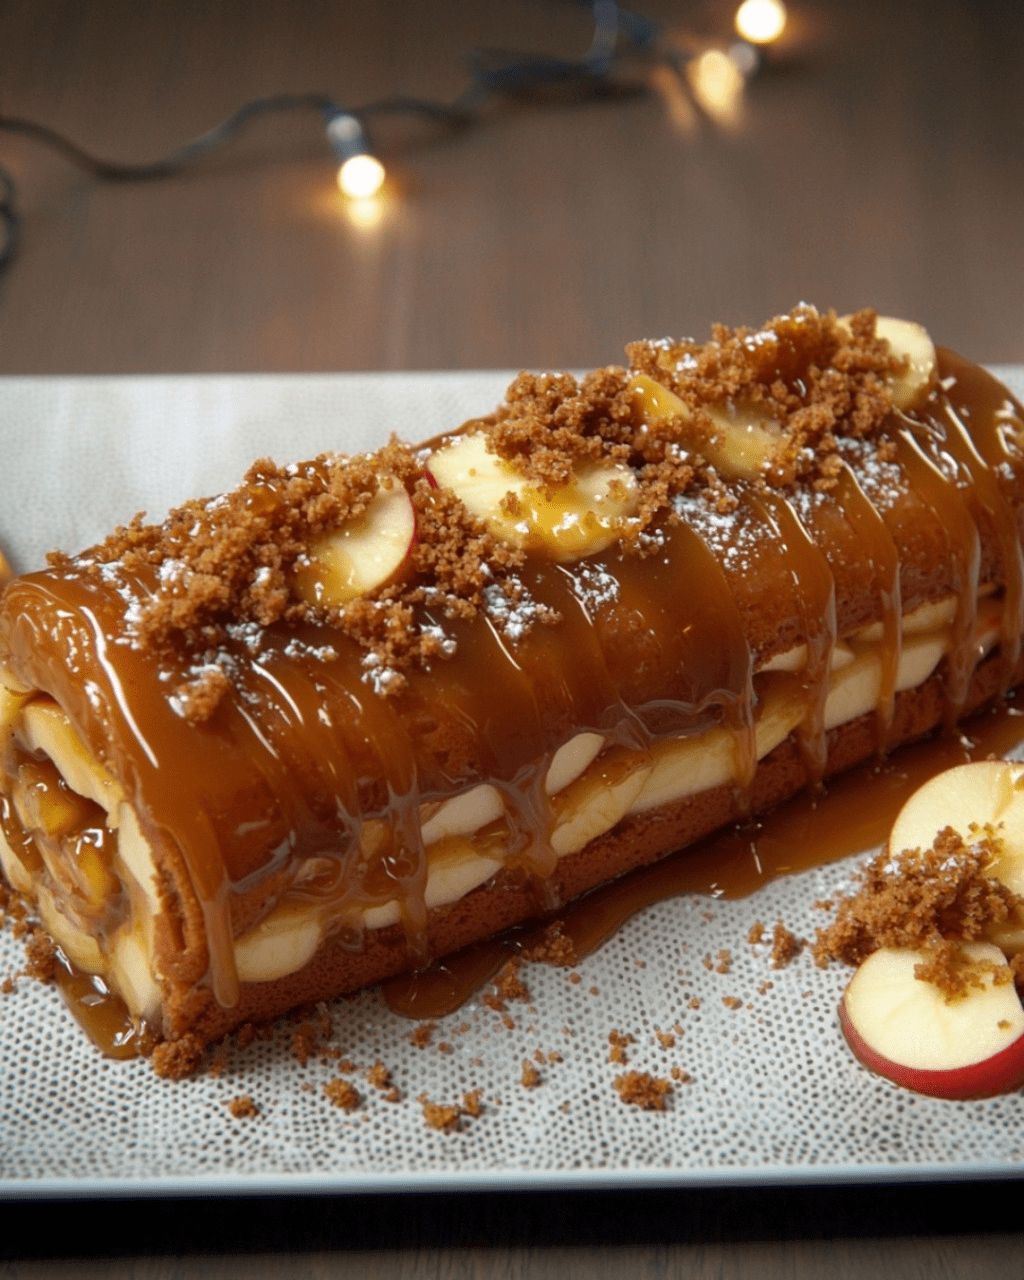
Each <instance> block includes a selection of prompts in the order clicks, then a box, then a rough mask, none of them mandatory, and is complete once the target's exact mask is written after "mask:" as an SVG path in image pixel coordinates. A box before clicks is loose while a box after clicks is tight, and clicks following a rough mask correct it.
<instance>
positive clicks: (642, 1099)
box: [612, 1071, 674, 1111]
mask: <svg viewBox="0 0 1024 1280" xmlns="http://www.w3.org/2000/svg"><path fill="white" fill-rule="evenodd" d="M612 1085H613V1086H614V1088H615V1092H616V1093H617V1094H618V1095H619V1097H620V1098H621V1099H622V1101H623V1102H625V1103H628V1104H629V1105H630V1106H633V1107H639V1108H640V1109H641V1110H642V1111H664V1110H665V1108H666V1105H667V1102H666V1100H667V1098H668V1097H669V1096H670V1095H671V1094H672V1093H673V1092H674V1089H673V1087H672V1082H671V1081H670V1080H666V1079H664V1078H663V1077H660V1076H652V1075H651V1074H650V1073H649V1072H647V1071H626V1072H624V1073H623V1074H622V1075H621V1076H616V1077H615V1079H614V1080H613V1081H612Z"/></svg>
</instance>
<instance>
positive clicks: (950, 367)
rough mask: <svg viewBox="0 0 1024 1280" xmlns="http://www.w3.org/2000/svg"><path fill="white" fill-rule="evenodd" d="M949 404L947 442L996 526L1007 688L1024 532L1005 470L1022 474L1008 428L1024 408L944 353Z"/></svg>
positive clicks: (1017, 628)
mask: <svg viewBox="0 0 1024 1280" xmlns="http://www.w3.org/2000/svg"><path fill="white" fill-rule="evenodd" d="M939 365H940V370H941V371H942V372H943V374H944V384H943V385H944V386H945V388H946V400H945V402H944V403H943V405H942V417H941V420H940V421H941V423H942V425H943V426H944V427H947V428H948V430H947V431H946V433H945V437H944V440H945V443H947V444H948V445H949V446H950V447H951V449H952V451H953V453H954V455H955V456H956V458H957V460H958V461H959V462H961V464H962V465H963V466H964V467H965V469H966V471H967V472H968V474H969V475H970V479H971V487H972V493H973V495H974V498H975V500H976V501H977V503H978V505H979V507H980V508H981V510H982V511H983V512H984V514H985V517H987V519H989V520H990V521H991V523H992V525H993V526H994V528H995V531H996V535H997V538H998V541H999V551H1000V558H1001V561H1002V568H1003V614H1002V624H1001V627H1000V654H1001V660H1002V688H1003V689H1004V690H1005V689H1006V688H1007V686H1008V684H1009V682H1010V679H1011V677H1012V674H1013V671H1014V668H1015V667H1016V666H1017V662H1018V660H1019V658H1020V653H1021V637H1022V634H1024V551H1022V548H1021V541H1020V529H1019V526H1018V522H1017V516H1016V512H1015V511H1014V509H1013V507H1012V505H1011V503H1010V501H1009V500H1008V498H1007V496H1006V493H1005V492H1004V491H1003V488H1002V486H1001V484H1000V470H1001V468H1002V467H1009V468H1010V469H1011V470H1012V471H1013V472H1014V473H1016V474H1019V473H1020V470H1021V465H1020V460H1019V458H1018V457H1017V456H1016V455H1014V454H1013V453H1011V452H1010V450H1009V449H1008V448H1007V446H1006V440H1005V437H1004V434H1003V427H1004V425H1005V424H1006V423H1007V419H1008V418H1010V419H1012V420H1013V421H1015V422H1016V423H1018V424H1021V419H1022V417H1024V409H1022V408H1021V406H1020V405H1018V404H1017V403H1016V401H1014V400H1011V399H1008V398H1007V395H1006V390H1005V388H1004V387H1002V386H1001V385H1000V384H999V383H998V382H997V381H996V380H995V379H994V378H993V377H992V376H991V375H990V374H988V373H986V372H985V371H984V370H983V369H979V368H977V367H976V366H972V365H970V364H968V362H967V361H965V360H963V359H962V358H961V357H960V356H957V355H955V354H954V353H953V352H952V351H946V350H944V349H940V351H939Z"/></svg>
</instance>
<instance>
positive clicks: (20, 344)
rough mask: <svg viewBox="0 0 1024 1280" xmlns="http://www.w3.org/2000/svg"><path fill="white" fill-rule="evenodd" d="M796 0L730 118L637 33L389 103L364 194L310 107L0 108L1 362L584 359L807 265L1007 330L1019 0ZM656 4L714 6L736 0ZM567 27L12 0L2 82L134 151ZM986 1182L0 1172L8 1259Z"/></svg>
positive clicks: (245, 1268) (763, 299)
mask: <svg viewBox="0 0 1024 1280" xmlns="http://www.w3.org/2000/svg"><path fill="white" fill-rule="evenodd" d="M794 10H795V21H794V27H795V28H796V30H795V33H794V35H793V37H792V38H791V39H790V40H789V42H788V44H787V45H786V46H785V47H782V48H780V49H778V50H775V51H773V53H772V55H771V56H770V57H769V60H768V66H767V67H766V68H765V69H764V71H763V73H762V74H761V75H760V76H758V77H757V78H756V79H754V80H753V81H752V82H751V83H750V84H749V86H748V88H747V90H746V93H745V98H744V102H743V110H742V118H741V119H740V120H739V121H738V122H736V123H734V124H733V125H731V126H725V125H723V124H719V123H716V122H715V121H714V120H713V119H712V117H711V116H710V115H709V114H707V113H703V112H701V111H700V110H699V109H697V108H696V107H695V106H694V104H693V102H692V100H690V99H688V97H687V95H686V94H685V93H683V92H680V89H679V87H678V82H675V83H673V82H672V80H671V78H670V77H669V78H666V77H665V75H664V74H663V73H660V72H656V73H654V75H653V76H652V75H651V71H650V68H649V67H647V66H645V65H644V64H643V63H642V62H639V61H635V62H633V63H631V64H630V65H629V66H628V67H626V68H625V74H626V75H627V76H628V78H629V79H630V81H631V82H635V83H636V84H637V85H638V86H639V87H640V88H641V89H643V90H644V92H642V93H636V94H631V95H628V96H617V97H614V98H611V99H608V100H605V101H600V102H590V103H587V104H583V105H581V104H579V103H572V102H561V101H546V102H541V103H532V104H527V105H519V106H517V105H516V104H513V103H505V104H500V105H496V106H495V107H494V108H493V109H492V110H491V111H489V112H488V113H487V115H486V118H485V119H483V120H482V121H481V122H480V123H479V124H477V125H476V126H474V127H472V128H469V129H466V130H464V131H462V132H459V133H456V134H451V133H448V132H445V131H444V130H437V129H434V128H431V127H426V126H425V125H424V124H423V123H422V122H415V121H414V122H408V121H404V122H400V123H398V124H394V125H391V126H389V127H388V128H387V130H386V131H384V130H382V131H381V133H380V135H379V141H380V143H381V145H382V148H383V150H384V154H385V158H386V160H387V162H388V166H389V175H390V176H389V181H388V185H387V188H386V191H385V196H384V198H383V199H382V200H381V202H380V204H379V206H378V207H377V209H376V210H375V211H374V210H373V209H370V210H369V211H365V210H364V211H363V216H362V218H361V221H357V220H354V219H353V217H352V215H351V211H347V210H346V208H345V207H343V205H342V202H341V201H340V199H339V197H338V194H337V192H336V189H335V187H334V162H333V160H332V157H331V154H330V152H329V150H328V148H327V145H326V142H325V139H324V134H323V129H322V125H321V123H320V121H319V120H318V118H317V117H316V115H315V114H313V113H306V114H298V115H295V116H285V117H273V118H268V119H266V120H264V121H262V122H260V123H257V124H256V125H254V126H253V127H252V128H251V129H250V130H249V131H248V132H247V133H246V134H245V135H244V136H243V137H242V138H241V139H240V140H239V141H238V142H237V143H236V144H235V145H233V146H231V147H229V148H227V149H225V150H224V151H223V152H221V153H219V154H217V155H216V156H213V157H210V158H209V159H208V160H207V161H205V162H204V163H203V164H201V165H199V166H198V167H197V168H196V169H195V170H193V171H190V172H189V173H187V174H184V175H182V176H181V177H178V178H168V179H165V180H161V181H153V182H149V183H133V184H117V183H109V184H102V183H99V182H97V181H96V180H95V179H93V178H91V177H88V176H86V175H84V174H82V173H81V172H79V171H78V170H76V169H75V168H73V167H72V166H70V165H68V164H67V163H66V162H65V161H64V160H63V159H61V158H60V157H58V156H56V155H54V154H53V153H51V152H48V151H47V150H46V149H44V148H42V147H40V146H39V145H37V144H36V143H34V142H32V141H31V140H29V139H26V138H23V137H16V136H12V135H7V134H3V133H0V163H2V164H3V165H4V166H5V167H6V168H7V169H8V170H9V171H10V172H11V174H12V176H13V177H14V179H15V181H16V183H17V201H18V207H19V210H20V214H21V218H22V247H21V253H20V256H19V257H18V259H17V260H16V262H15V263H14V264H13V266H12V268H11V270H10V271H9V272H8V273H7V275H6V276H5V277H3V278H2V279H0V374H28V373H32V374H63V373H152V372H182V373H201V372H207V371H242V372H244V371H276V370H282V371H324V370H345V369H422V368H474V367H499V368H507V367H518V366H541V367H581V366H590V365H594V364H600V363H606V362H609V361H615V360H617V359H619V358H620V355H621V349H622V346H623V344H624V343H625V342H627V341H628V340H630V339H631V338H635V337H639V336H651V335H661V334H663V333H671V334H683V333H690V334H693V335H695V336H701V335H704V334H705V333H706V332H707V330H708V326H709V325H710V323H711V322H712V321H716V320H723V321H727V322H729V323H742V322H745V323H754V324H756V323H758V322H759V321H761V320H763V319H765V318H767V317H769V316H770V315H772V314H774V313H775V312H777V311H780V310H784V309H787V308H789V307H790V306H791V305H792V304H793V303H795V302H796V301H798V300H800V299H805V300H807V301H811V302H815V303H817V304H818V305H820V306H823V307H829V306H832V307H835V308H836V309H837V310H839V311H846V310H850V309H853V308H856V307H860V306H864V305H872V306H875V307H877V308H879V309H880V310H882V311H884V312H889V313H894V314H904V315H907V316H910V317H913V318H917V319H920V320H922V321H923V322H925V323H926V324H927V325H928V326H929V328H930V329H931V330H932V331H933V333H934V334H935V336H936V337H937V339H938V340H940V341H942V342H944V343H946V344H948V345H950V346H954V347H957V348H959V349H961V350H963V351H964V352H965V353H966V354H969V355H971V356H973V357H975V358H977V359H979V360H982V361H986V362H996V361H1014V362H1017V361H1022V360H1024V254H1022V253H1021V227H1022V225H1024V214H1022V210H1024V94H1021V92H1020V79H1021V75H1020V50H1021V48H1022V47H1024V8H1022V6H1021V5H1020V4H1019V3H1018V2H1017V0H985V3H984V4H981V3H978V4H975V5H967V4H965V3H957V2H956V0H904V3H901V4H899V5H893V4H891V3H889V2H888V0H857V2H856V3H855V2H853V0H846V2H845V3H844V2H842V0H815V2H811V0H809V2H808V3H806V4H804V5H802V6H801V7H800V8H799V9H796V6H795V5H794ZM645 11H646V12H648V13H649V14H650V15H651V16H653V17H656V18H658V19H659V20H660V21H662V22H664V23H665V24H666V25H667V26H668V27H672V25H673V24H676V23H678V22H679V21H680V15H685V14H687V13H691V14H692V15H693V18H692V20H693V22H694V24H695V28H694V29H696V30H699V31H703V32H704V33H705V34H708V33H711V34H714V33H718V34H723V33H725V32H726V30H727V26H728V18H729V12H730V6H729V5H727V4H718V3H717V2H716V0H708V3H707V4H706V5H705V6H704V7H703V8H699V7H695V6H688V7H684V6H682V5H676V4H673V3H671V2H670V0H656V2H655V0H651V2H650V3H648V4H647V5H646V6H645ZM590 34H591V29H590V19H589V15H588V13H587V11H586V9H583V8H580V7H573V6H572V5H571V4H568V3H565V4H560V3H556V2H554V0H552V3H542V2H541V0H510V2H509V3H506V4H498V3H496V2H494V0H491V2H489V3H480V2H479V0H477V2H476V3H471V2H470V0H458V2H457V3H456V2H454V0H359V2H356V0H352V2H350V3H346V4H337V3H335V4H328V3H325V2H324V0H306V3H303V4H297V3H288V4H286V3H283V0H209V2H208V3H205V4H203V5H191V6H186V5H180V4H179V5H174V4H169V3H165V4H158V3H154V4H151V5H139V4H133V3H128V0H92V3H90V4H89V5H80V4H75V3H72V2H71V0H7V3H6V5H5V6H4V7H3V8H2V9H0V110H2V113H3V114H5V115H10V116H22V117H29V118H31V119H34V120H38V121H40V122H42V123H45V124H46V125H49V126H51V127H53V128H55V129H58V130H60V131H62V132H65V133H67V134H68V135H70V136H72V137H73V138H74V139H75V140H76V141H78V142H79V143H81V144H82V145H83V146H85V147H87V148H89V149H90V150H92V151H94V152H96V153H99V154H100V155H102V156H104V157H108V158H110V159H121V160H142V159H149V158H152V157H154V156H158V155H161V154H163V153H165V152H167V151H170V150H172V149H173V148H174V147H176V146H177V145H178V144H180V143H181V142H183V141H185V140H187V139H189V138H192V137H194V136H195V135H197V134H199V133H201V132H202V131H204V130H205V129H207V128H209V127H210V126H211V125H212V124H214V123H215V122H216V121H217V120H219V119H221V118H223V117H225V116H227V115H228V114H229V113H230V112H231V111H233V110H234V109H235V108H236V107H237V106H238V105H239V104H240V103H241V102H243V101H244V100H246V99H249V98H252V97H254V96H257V95H262V94H271V93H283V92H302V91H309V90H317V91H320V92H326V93H329V94H332V95H333V96H335V97H336V98H337V99H338V100H339V101H340V102H341V103H342V104H344V105H352V104H357V103H360V102H364V101H367V100H369V99H372V98H375V97H378V96H382V95H388V94H391V93H394V92H408V93H414V94H420V95H425V96H430V97H434V98H441V99H451V98H453V97H455V96H456V95H457V94H458V93H459V92H460V90H461V89H462V87H463V86H464V84H465V82H466V71H465V66H464V63H463V61H462V55H463V53H464V52H465V51H466V50H467V49H469V48H471V47H474V46H490V47H504V48H514V49H520V50H522V49H526V50H531V51H546V52H551V53H554V54H558V55H560V56H563V57H577V56H579V54H580V53H581V52H582V51H583V50H584V49H585V48H586V47H587V45H588V42H589V40H590ZM680 39H681V37H680ZM2 431H3V426H2V424H0V432H2ZM4 447H5V450H6V454H5V456H6V459H7V461H6V463H5V465H16V459H17V441H16V440H12V439H8V438H5V439H4ZM97 1140H98V1141H101V1140H102V1135H97ZM1005 1204H1006V1197H1005V1196H1004V1195H1003V1194H1002V1193H1001V1192H1000V1191H999V1190H998V1189H996V1188H994V1187H989V1186H985V1185H974V1186H970V1185H967V1186H965V1185H957V1184H953V1185H924V1186H907V1187H899V1186H885V1187H861V1188H858V1187H829V1188H757V1187H754V1188H746V1189H739V1190H721V1189H719V1190H714V1189H705V1190H696V1191H693V1190H685V1191H646V1192H635V1191H630V1192H624V1193H613V1192H601V1193H593V1194H582V1193H573V1194H567V1195H565V1196H558V1197H554V1196H550V1195H534V1194H499V1193H487V1194H481V1195H478V1196H467V1195H460V1196H444V1195H439V1196H432V1197H428V1196H406V1197H383V1196H377V1197H368V1198H357V1199H349V1200H346V1199H339V1198H323V1199H316V1198H308V1199H297V1200H289V1199H274V1200H267V1201H256V1202H254V1201H206V1202H188V1203H185V1202H177V1201H154V1202H140V1201H136V1202H134V1203H133V1204H132V1205H131V1206H130V1207H129V1211H128V1212H126V1210H125V1206H124V1205H120V1204H112V1203H92V1202H70V1203H64V1204H60V1205H52V1204H49V1205H23V1206H8V1207H7V1208H6V1209H3V1210H0V1212H2V1213H3V1217H4V1220H5V1226H4V1237H3V1239H4V1244H3V1246H2V1247H0V1255H2V1256H6V1257H7V1258H8V1259H10V1261H9V1262H8V1264H7V1265H6V1267H2V1268H0V1275H2V1276H11V1277H15V1276H17V1277H27V1276H35V1275H41V1274H48V1275H51V1274H55V1273H56V1271H57V1267H56V1266H55V1264H54V1261H53V1260H54V1259H56V1258H64V1259H65V1260H66V1261H65V1262H64V1263H63V1264H62V1265H61V1267H60V1274H62V1275H69V1276H71V1275H73V1276H87V1275H93V1274H97V1275H99V1274H103V1275H104V1276H110V1277H113V1276H128V1275H132V1276H140V1277H156V1276H159V1275H165V1274H172V1273H173V1274H175V1275H183V1276H184V1275H190V1276H191V1275H199V1274H204V1275H207V1276H209V1277H211V1278H212V1277H215V1276H220V1275H224V1276H228V1275H231V1276H234V1275H242V1274H247V1275H249V1274H256V1275H262V1274H267V1275H269V1274H271V1273H273V1274H281V1275H286V1276H287V1275H299V1274H302V1275H316V1276H319V1275H328V1274H335V1273H341V1272H342V1271H344V1274H346V1275H348V1276H353V1277H355V1276H367V1277H370V1276H373V1277H377V1276H381V1277H383V1276H397V1275H403V1276H441V1275H444V1276H452V1277H455V1276H463V1275H465V1276H484V1275H487V1276H491V1275H495V1276H496V1275H502V1276H526V1275H529V1276H537V1277H540V1276H548V1275H552V1276H554V1275H556V1274H557V1275H559V1276H566V1275H567V1276H576V1275H579V1276H594V1277H601V1276H605V1275H608V1276H611V1275H615V1276H620V1275H630V1276H634V1275H635V1276H641V1275H643V1276H647V1275H650V1276H654V1275H659V1276H682V1275H687V1276H704V1275H707V1276H712V1275H715V1276H720V1275H721V1276H729V1277H733V1276H737V1277H741V1276H742V1277H745V1276H758V1277H769V1276H776V1275H780V1276H781V1275H783V1274H785V1275H787V1276H805V1275H806V1276H811V1275H817V1274H821V1273H823V1272H825V1271H826V1270H827V1272H828V1273H829V1274H830V1275H834V1276H836V1277H847V1276H850V1277H853V1276H858V1277H859V1276H867V1275H875V1274H880V1273H882V1272H891V1271H893V1270H896V1269H897V1268H898V1269H899V1270H900V1272H901V1273H902V1274H905V1275H906V1276H907V1277H908V1278H909V1277H913V1276H917V1275H922V1276H924V1275H934V1274H937V1273H941V1274H943V1275H954V1274H955V1275H957V1276H965V1277H975V1276H977V1277H981V1276H986V1277H993V1276H1004V1275H1005V1276H1020V1275H1021V1274H1022V1272H1024V1263H1022V1262H1021V1252H1022V1244H1024V1233H1021V1232H1020V1231H1018V1230H1017V1227H1018V1225H1019V1224H1018V1223H1017V1221H1016V1218H1015V1217H1013V1216H1010V1215H1009V1214H1008V1213H1007V1210H1006V1208H1005ZM252 1255H258V1256H256V1257H254V1256H252ZM179 1257H180V1258H182V1259H184V1260H183V1261H181V1262H180V1263H175V1262H173V1259H175V1258H179ZM76 1259H77V1260H76ZM39 1260H46V1261H39Z"/></svg>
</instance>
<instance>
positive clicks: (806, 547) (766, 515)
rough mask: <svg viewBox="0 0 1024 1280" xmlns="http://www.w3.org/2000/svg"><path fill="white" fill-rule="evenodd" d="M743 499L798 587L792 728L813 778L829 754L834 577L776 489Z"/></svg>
mask: <svg viewBox="0 0 1024 1280" xmlns="http://www.w3.org/2000/svg"><path fill="white" fill-rule="evenodd" d="M747 501H748V502H749V503H750V505H751V506H752V507H753V508H754V510H755V511H757V512H758V514H759V515H760V516H761V517H762V519H763V520H764V521H765V523H766V525H767V526H768V528H769V529H770V530H771V531H772V532H773V533H774V535H775V538H776V540H777V542H778V545H779V547H780V548H781V550H782V552H783V554H784V556H785V563H786V567H787V571H788V573H789V575H790V577H791V578H792V580H793V583H794V585H795V586H796V589H797V600H798V603H799V608H800V625H801V631H802V634H803V636H804V639H805V643H806V645H807V660H806V663H805V665H804V670H803V673H802V692H803V702H804V713H803V717H802V719H801V721H800V724H799V726H798V729H797V734H798V739H799V743H800V751H801V755H802V757H803V761H804V767H805V768H806V769H807V774H808V778H809V779H810V781H811V782H814V783H818V782H820V781H821V779H822V777H823V776H824V773H825V763H826V759H827V756H828V743H827V741H826V737H825V703H826V701H827V699H828V690H829V674H830V671H831V667H832V654H833V652H834V650H835V646H836V583H835V577H834V576H833V573H832V570H831V568H830V567H829V563H828V560H827V558H826V556H825V554H824V552H823V551H822V550H821V548H820V547H818V545H817V544H816V543H815V542H814V540H813V539H812V537H811V535H810V533H809V532H808V530H807V528H806V526H805V525H804V523H803V521H802V520H801V519H800V517H799V516H798V515H797V513H796V511H794V509H793V506H792V504H791V503H790V502H789V501H788V500H787V499H786V498H785V497H784V496H783V495H782V494H781V493H776V492H773V491H772V490H764V491H762V492H760V493H758V494H756V495H755V494H753V493H748V495H747Z"/></svg>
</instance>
